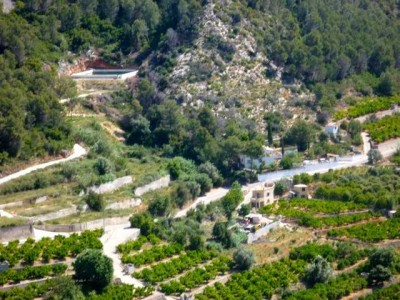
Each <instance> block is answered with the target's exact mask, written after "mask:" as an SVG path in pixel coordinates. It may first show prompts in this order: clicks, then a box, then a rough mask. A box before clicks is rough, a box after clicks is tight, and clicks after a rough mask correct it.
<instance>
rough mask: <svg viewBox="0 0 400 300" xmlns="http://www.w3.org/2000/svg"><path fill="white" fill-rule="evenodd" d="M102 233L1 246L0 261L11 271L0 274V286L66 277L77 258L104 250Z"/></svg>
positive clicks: (90, 232) (87, 233)
mask: <svg viewBox="0 0 400 300" xmlns="http://www.w3.org/2000/svg"><path fill="white" fill-rule="evenodd" d="M102 234H103V231H102V230H94V231H84V232H82V233H81V234H80V235H78V234H72V235H70V236H69V237H64V236H60V235H59V236H56V237H55V238H54V239H50V238H43V239H41V240H39V241H37V242H36V241H34V240H33V239H28V240H26V241H25V242H24V243H22V244H21V243H20V242H19V241H18V240H15V241H11V242H9V243H7V244H6V245H3V244H0V262H2V263H4V262H6V261H7V262H8V264H9V267H10V268H9V269H8V270H6V271H4V272H2V273H0V287H1V286H2V285H5V284H15V283H19V282H21V281H24V280H33V279H42V278H47V277H54V276H59V275H61V274H64V273H65V272H66V270H67V269H68V264H67V263H66V262H67V261H68V260H69V261H71V259H74V258H75V257H76V256H77V255H78V254H80V253H82V252H83V251H84V250H85V249H101V248H102V246H103V245H102V243H101V242H100V239H99V238H100V237H101V235H102Z"/></svg>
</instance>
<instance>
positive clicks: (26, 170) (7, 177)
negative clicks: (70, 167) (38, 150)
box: [0, 144, 87, 185]
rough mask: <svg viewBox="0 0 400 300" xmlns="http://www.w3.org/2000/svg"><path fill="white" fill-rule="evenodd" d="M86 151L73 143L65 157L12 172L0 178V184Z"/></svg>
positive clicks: (81, 154) (82, 154)
mask: <svg viewBox="0 0 400 300" xmlns="http://www.w3.org/2000/svg"><path fill="white" fill-rule="evenodd" d="M86 153H87V151H86V149H85V148H83V147H82V146H80V145H78V144H75V145H74V148H73V149H72V154H71V155H70V156H68V157H67V158H62V159H57V160H53V161H49V162H46V163H43V164H40V165H35V166H32V167H29V168H26V169H24V170H21V171H18V172H16V173H14V174H11V175H8V176H5V177H3V178H0V185H1V184H3V183H6V182H8V181H11V180H13V179H17V178H19V177H22V176H24V175H27V174H29V173H32V172H34V171H37V170H41V169H45V168H48V167H50V166H54V165H57V164H61V163H64V162H67V161H70V160H73V159H76V158H79V157H81V156H84V155H85V154H86Z"/></svg>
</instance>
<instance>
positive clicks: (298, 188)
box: [290, 184, 310, 199]
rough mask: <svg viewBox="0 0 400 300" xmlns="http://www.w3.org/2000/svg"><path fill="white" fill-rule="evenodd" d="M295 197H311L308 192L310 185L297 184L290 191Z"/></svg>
mask: <svg viewBox="0 0 400 300" xmlns="http://www.w3.org/2000/svg"><path fill="white" fill-rule="evenodd" d="M290 193H291V194H292V196H293V197H296V198H306V199H310V195H309V194H308V186H307V185H305V184H295V185H294V186H293V190H292V191H291V192H290Z"/></svg>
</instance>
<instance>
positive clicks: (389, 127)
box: [364, 114, 400, 143]
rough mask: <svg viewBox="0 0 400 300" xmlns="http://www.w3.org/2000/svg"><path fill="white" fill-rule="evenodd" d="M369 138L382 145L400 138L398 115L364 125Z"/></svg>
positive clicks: (399, 119) (399, 116)
mask: <svg viewBox="0 0 400 300" xmlns="http://www.w3.org/2000/svg"><path fill="white" fill-rule="evenodd" d="M364 129H365V130H367V131H368V133H369V135H370V136H371V138H372V139H373V140H374V141H375V142H377V143H382V142H385V141H387V140H390V139H394V138H398V137H400V115H399V114H396V115H393V116H386V117H384V118H382V119H380V120H378V121H375V122H371V123H368V124H365V125H364Z"/></svg>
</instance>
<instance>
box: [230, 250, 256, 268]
mask: <svg viewBox="0 0 400 300" xmlns="http://www.w3.org/2000/svg"><path fill="white" fill-rule="evenodd" d="M233 261H234V263H235V265H236V268H238V269H239V270H249V269H250V268H251V267H252V266H253V264H254V262H255V258H254V253H253V251H251V250H248V249H245V248H240V249H238V250H236V251H235V253H233Z"/></svg>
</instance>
